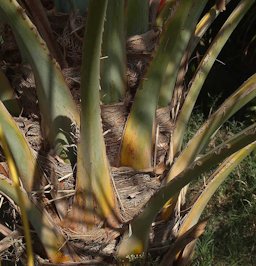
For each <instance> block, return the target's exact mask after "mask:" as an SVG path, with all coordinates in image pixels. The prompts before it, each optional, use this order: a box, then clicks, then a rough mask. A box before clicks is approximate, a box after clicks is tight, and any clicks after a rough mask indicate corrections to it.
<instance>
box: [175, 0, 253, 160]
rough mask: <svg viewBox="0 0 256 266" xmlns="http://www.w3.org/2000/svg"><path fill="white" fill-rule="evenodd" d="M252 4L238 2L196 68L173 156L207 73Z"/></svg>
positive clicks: (178, 121) (176, 131) (178, 147)
mask: <svg viewBox="0 0 256 266" xmlns="http://www.w3.org/2000/svg"><path fill="white" fill-rule="evenodd" d="M253 2H254V0H248V1H241V2H240V4H239V5H238V6H237V7H236V9H235V10H234V11H233V12H232V14H231V15H230V16H229V18H228V19H227V20H226V22H225V23H224V25H223V26H222V28H221V29H220V31H219V32H218V34H217V36H216V37H215V38H214V40H213V42H212V44H211V46H210V47H209V49H208V50H207V52H206V53H205V55H204V57H203V59H202V61H201V62H200V65H199V66H198V69H197V71H196V74H195V76H194V78H193V80H192V83H191V87H190V89H189V91H188V94H187V96H186V99H185V102H184V104H183V106H182V109H181V111H180V114H179V116H178V118H177V122H176V125H175V130H174V132H173V138H172V145H173V154H174V156H175V155H176V153H178V152H179V151H180V148H181V145H182V141H183V137H184V133H185V130H186V127H187V124H188V121H189V118H190V116H191V113H192V110H193V108H194V105H195V103H196V100H197V97H198V95H199V93H200V91H201V88H202V86H203V84H204V81H205V79H206V77H207V75H208V73H209V72H210V70H211V68H212V66H213V64H214V62H215V60H216V58H217V56H218V55H219V53H220V51H221V50H222V48H223V46H224V45H225V43H226V42H227V40H228V38H229V37H230V35H231V34H232V32H233V31H234V30H235V28H236V26H237V25H238V23H239V22H240V21H241V19H242V18H243V17H244V15H245V14H246V13H247V11H248V10H249V9H250V7H251V5H252V4H253Z"/></svg>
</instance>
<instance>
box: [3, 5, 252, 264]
mask: <svg viewBox="0 0 256 266" xmlns="http://www.w3.org/2000/svg"><path fill="white" fill-rule="evenodd" d="M21 2H22V3H23V4H24V3H26V4H27V5H28V3H29V10H25V9H23V8H22V7H21V6H20V4H19V3H18V2H17V1H16V0H10V1H1V2H0V14H1V18H3V19H4V21H5V22H6V23H7V24H9V25H10V27H11V29H12V31H13V34H14V36H15V39H16V42H17V45H18V47H19V50H20V53H21V54H22V57H23V58H24V60H26V62H27V63H29V65H30V66H31V69H32V71H33V75H34V78H35V84H36V93H37V98H38V103H39V104H38V105H39V109H40V118H41V119H40V124H41V132H42V137H43V140H44V143H47V145H48V147H50V148H48V151H49V152H48V155H47V163H46V162H45V161H44V160H45V159H46V158H44V159H42V158H41V157H42V156H41V155H40V154H38V153H36V152H35V151H34V150H33V149H32V147H31V145H30V144H29V142H28V140H27V139H26V137H25V136H24V134H23V132H22V131H21V130H20V129H19V127H18V125H17V123H16V122H15V119H14V118H13V117H12V115H11V114H10V113H12V112H13V110H14V109H15V110H17V108H18V105H17V102H16V101H15V98H14V97H13V94H12V93H11V90H12V89H11V87H10V84H8V83H7V82H6V77H4V74H3V75H2V74H1V75H0V85H1V91H3V92H6V93H0V99H1V102H0V141H1V146H2V149H3V154H4V155H5V158H6V161H7V163H8V166H9V174H7V172H6V174H2V173H1V174H0V192H1V194H3V195H4V196H5V197H7V198H8V199H10V202H11V204H13V205H14V207H15V208H16V209H17V210H18V211H19V212H20V214H21V218H22V223H23V229H24V236H25V240H26V251H27V255H24V256H23V257H24V259H25V261H26V260H27V263H28V264H29V265H33V264H34V263H35V260H36V261H37V262H39V263H41V264H42V265H46V263H49V262H47V261H48V260H49V261H50V262H51V263H52V265H56V264H57V263H64V264H65V263H68V262H74V263H75V262H77V263H81V262H85V263H86V262H87V263H91V264H94V263H118V261H119V262H122V261H124V263H126V262H125V261H127V260H128V261H129V260H130V259H131V258H132V256H133V255H138V254H140V255H141V254H144V259H145V260H146V259H147V254H150V252H151V251H150V247H152V245H153V244H155V243H156V242H155V240H154V239H155V238H154V232H155V235H157V232H158V230H160V227H161V226H162V224H165V225H166V227H165V232H167V234H168V235H169V236H168V237H167V238H166V240H165V241H166V243H167V244H166V245H165V247H164V248H163V249H159V250H160V251H161V250H162V252H158V255H157V258H158V259H159V261H160V264H161V265H173V264H174V263H176V264H177V265H187V264H188V262H189V261H190V260H191V256H192V254H193V249H194V245H195V241H196V239H197V238H198V237H199V236H200V235H201V234H202V233H203V231H204V228H205V226H206V220H203V221H200V216H201V214H202V212H203V210H204V208H205V206H206V204H207V203H208V201H209V200H210V198H211V196H212V195H213V194H214V192H215V191H216V190H217V188H218V187H219V186H220V184H221V183H222V182H223V181H224V180H225V178H226V177H227V176H228V175H229V173H230V172H231V171H232V170H233V169H234V167H235V166H236V165H237V164H238V163H239V162H240V161H241V160H243V159H244V158H245V157H246V156H248V155H249V154H250V153H251V152H252V151H253V150H254V149H255V146H256V124H252V125H251V126H249V127H248V128H246V129H245V130H243V131H241V132H240V133H239V134H236V135H234V136H232V138H230V139H227V140H226V141H224V142H223V143H221V144H220V145H219V146H217V147H215V148H209V147H208V144H209V142H210V140H211V139H212V137H213V136H214V134H215V133H216V132H217V131H218V130H219V128H220V127H221V126H222V125H223V124H224V123H225V121H227V120H228V119H229V118H230V117H231V116H232V115H233V114H235V113H236V112H237V111H238V110H239V109H241V108H242V107H243V106H244V105H246V104H247V103H248V102H249V101H250V100H252V99H253V98H254V97H255V96H256V74H254V75H252V76H251V77H250V78H248V79H247V80H246V81H245V82H244V83H243V84H242V85H241V86H240V87H239V88H238V89H237V90H236V91H235V92H234V93H233V94H232V95H231V96H230V97H229V98H227V99H226V100H225V101H224V102H223V104H222V105H221V106H220V107H219V108H218V109H217V111H216V112H215V113H213V114H212V115H211V116H210V117H209V118H208V119H207V120H206V121H205V123H204V124H203V125H202V126H201V127H200V129H199V130H198V131H197V133H196V134H195V135H194V136H193V137H192V138H191V139H190V140H189V142H188V143H187V144H186V145H184V136H185V134H186V128H187V125H188V122H189V119H190V117H191V114H192V111H193V108H194V106H195V103H196V100H197V98H198V95H199V92H200V90H201V88H202V86H203V84H204V81H205V79H206V77H207V75H208V73H209V71H210V69H211V67H212V66H213V63H214V61H215V60H216V58H217V56H218V54H219V53H220V51H221V50H222V48H223V46H224V45H225V43H226V42H227V40H228V39H229V37H230V35H231V33H232V32H233V31H234V29H235V28H236V26H237V25H238V23H239V22H240V21H241V19H242V18H243V17H244V16H245V15H246V13H247V12H248V11H249V10H250V8H251V6H252V5H253V4H254V3H255V1H253V0H241V1H240V2H239V3H238V4H237V6H236V7H235V8H234V9H233V11H232V12H231V14H230V15H229V17H228V18H227V19H226V21H225V22H224V24H223V26H222V27H221V29H220V30H219V32H218V34H217V35H216V36H215V38H214V39H213V41H212V43H211V44H210V46H209V47H208V50H207V51H206V52H205V54H204V56H203V58H202V60H201V62H200V64H199V66H198V68H197V70H196V71H195V73H194V76H193V78H192V79H191V82H190V85H189V88H188V90H187V91H186V94H185V93H181V92H182V90H181V85H182V81H183V79H184V76H185V74H186V72H187V68H188V66H189V65H188V61H189V58H190V57H191V55H192V54H193V52H194V50H195V48H196V46H197V44H198V43H199V41H200V39H201V38H202V36H203V34H204V33H205V32H206V31H207V29H208V28H209V27H210V26H211V25H212V23H213V22H214V20H215V19H216V18H217V16H218V15H219V13H220V12H221V11H223V10H224V9H225V2H224V1H217V3H216V5H214V6H213V7H212V8H210V9H209V10H207V7H208V5H207V2H208V1H206V0H203V1H196V0H189V1H183V0H180V1H168V0H166V1H150V2H151V7H153V6H154V7H155V6H156V7H159V6H158V4H159V3H160V2H161V3H160V7H159V8H157V9H155V11H154V10H153V11H154V12H155V13H154V12H153V11H152V9H150V6H149V1H146V0H143V1H142V0H139V1H133V0H130V1H124V0H120V1H114V0H97V1H93V0H90V1H89V7H88V14H87V18H86V26H85V32H84V36H83V47H82V65H81V85H80V99H81V103H80V104H79V106H76V104H75V101H74V99H73V96H72V94H71V92H70V89H69V87H68V85H67V82H66V80H65V78H64V76H63V70H62V69H61V67H60V65H61V66H62V67H64V66H65V62H64V61H65V60H63V58H64V57H63V55H61V54H60V53H59V51H58V48H57V49H56V43H55V42H54V39H53V38H54V37H53V36H54V35H53V34H50V33H52V30H51V27H50V24H49V23H48V22H47V21H48V19H47V16H46V14H45V11H44V8H43V7H42V3H41V1H39V0H37V1H28V0H25V1H21ZM219 2H224V6H223V3H222V5H220V3H219ZM228 2H230V1H227V3H226V4H228ZM152 3H154V5H152ZM138 5H140V6H141V8H138ZM220 6H221V8H220ZM26 11H27V12H29V17H30V18H31V19H32V21H33V22H34V24H33V23H32V21H31V19H30V18H29V17H28V15H27V13H26ZM150 12H151V13H154V14H155V15H154V16H152V17H155V19H152V18H151V20H150V23H149V15H150ZM39 15H40V17H42V18H44V19H41V20H36V19H33V18H35V17H37V16H39ZM35 25H36V26H35ZM145 31H146V32H145ZM126 35H127V36H129V38H128V42H127V46H126V41H125V39H126ZM152 36H153V37H152ZM149 41H151V42H153V47H154V48H153V49H151V50H153V51H151V50H150V51H147V50H146V48H147V47H148V42H149ZM138 44H139V45H138ZM129 45H130V46H133V45H134V46H136V47H137V48H138V49H137V54H136V51H135V54H133V56H134V57H136V56H141V54H144V56H145V57H147V60H146V61H147V63H146V67H145V68H146V70H145V73H144V75H143V77H142V78H141V79H140V81H139V85H138V88H137V90H136V93H133V94H134V95H133V94H131V93H130V92H129V88H127V86H126V71H127V70H126V61H127V60H129V55H128V57H126V49H127V51H128V48H129ZM135 50H136V49H135ZM127 53H128V52H127ZM56 60H57V61H58V62H59V63H58V62H57V61H56ZM181 95H183V96H184V99H182V97H181ZM11 100H12V101H11ZM7 101H8V103H9V104H8V105H7V104H6V103H7ZM10 102H12V104H10ZM102 102H103V103H104V104H102ZM16 105H17V106H16ZM11 107H12V108H11ZM160 107H161V108H160ZM120 108H121V110H124V111H123V112H124V115H123V116H124V119H123V120H122V119H121V120H122V121H123V122H122V123H123V124H122V125H121V127H120V126H119V128H118V130H119V131H120V128H121V134H122V137H118V138H117V139H118V141H117V145H116V144H115V147H114V148H115V149H116V151H115V154H117V156H116V157H115V159H114V160H113V159H112V160H110V158H109V157H110V152H109V150H110V149H111V147H109V146H107V145H106V137H107V134H108V132H117V129H116V128H115V126H117V124H116V123H112V124H111V123H109V125H110V126H109V125H108V128H107V130H106V132H103V124H102V120H103V122H104V121H105V112H107V110H110V115H112V116H115V115H116V114H117V113H119V112H120ZM127 110H128V111H127ZM159 113H164V115H165V117H167V118H168V119H167V120H168V123H169V125H171V126H169V127H167V128H168V132H167V133H166V132H165V134H167V135H165V136H167V137H166V138H165V144H166V146H167V147H168V148H166V149H165V152H163V151H162V152H158V150H157V149H158V146H159V139H160V138H161V137H163V135H164V134H163V132H162V131H161V129H160V127H159V126H161V125H162V124H161V123H163V122H161V119H160V118H161V116H159ZM170 114H171V115H170ZM159 117H160V118H159ZM105 128H106V125H104V129H105ZM104 137H105V139H104ZM44 151H47V149H46V148H44ZM54 160H55V161H56V160H57V161H58V163H59V164H61V168H65V167H69V168H68V169H70V171H69V173H68V176H69V177H70V180H72V182H73V183H75V184H73V186H71V188H70V187H68V186H67V185H66V184H65V183H64V182H63V180H65V178H67V176H64V174H62V175H60V174H58V173H59V172H58V171H54V170H56V169H55V167H54V162H53V161H54ZM46 164H48V165H50V168H51V171H50V173H49V171H46V169H45V167H44V166H45V165H46ZM214 167H215V168H216V170H215V171H214V172H213V173H212V174H211V176H210V178H209V183H208V184H207V186H206V187H205V188H204V189H202V191H201V192H200V194H199V196H198V198H197V199H196V201H194V202H193V204H192V205H191V207H190V209H189V211H187V212H185V214H182V216H181V214H180V212H179V210H180V208H182V202H184V199H185V196H186V191H187V187H188V184H189V183H190V182H191V181H193V180H195V179H197V178H200V177H201V174H202V173H204V172H206V171H207V170H210V169H211V170H212V169H213V168H214ZM122 173H129V175H128V177H127V175H123V174H122ZM138 176H139V179H138V182H137V183H138V184H133V187H132V188H131V189H133V191H134V188H135V192H134V193H130V194H129V192H128V195H127V194H126V195H125V196H124V197H123V196H122V194H121V189H120V187H119V186H117V185H116V182H117V180H121V181H122V182H124V181H125V179H129V180H135V179H134V178H135V177H138ZM148 176H149V177H150V179H152V180H154V182H155V183H154V184H156V185H155V187H154V189H153V190H154V193H151V194H150V195H149V196H148V197H146V199H144V202H143V203H142V204H140V205H138V206H137V210H136V211H135V212H132V211H131V213H129V211H130V209H129V206H128V205H126V206H124V199H127V198H130V199H133V198H136V195H137V194H139V193H140V192H139V191H138V190H137V191H136V187H138V186H139V184H142V186H143V184H144V183H143V182H145V178H146V177H148ZM136 180H137V179H136ZM152 194H153V195H152ZM17 206H18V207H19V208H17ZM127 206H128V207H127ZM177 214H179V216H178V215H177ZM171 225H172V226H171ZM20 234H23V232H22V231H20ZM159 234H160V233H159ZM171 234H172V236H170V235H171ZM8 236H9V234H6V238H8ZM37 239H39V242H40V247H38V245H37V244H36V243H37V242H36V241H37ZM162 242H163V241H162ZM162 242H161V245H163V243H162ZM88 243H89V244H88ZM93 243H94V244H93ZM95 243H96V244H97V247H98V249H97V248H96V249H95V245H96V244H95ZM159 245H160V244H159ZM95 250H96V251H95ZM96 259H97V260H96ZM24 263H26V262H24ZM47 265H48V264H47ZM67 265H69V264H67ZM72 265H73V264H72ZM74 265H75V264H74Z"/></svg>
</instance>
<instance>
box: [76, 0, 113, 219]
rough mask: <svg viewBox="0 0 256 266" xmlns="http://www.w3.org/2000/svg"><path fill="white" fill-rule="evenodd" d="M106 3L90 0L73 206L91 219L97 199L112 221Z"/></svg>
mask: <svg viewBox="0 0 256 266" xmlns="http://www.w3.org/2000/svg"><path fill="white" fill-rule="evenodd" d="M107 2H108V1H107V0H97V1H94V0H91V1H90V5H89V11H88V12H89V13H88V17H87V27H86V30H85V35H84V39H85V40H86V41H85V42H84V47H83V63H82V72H81V73H82V74H81V75H82V80H81V101H82V110H81V140H80V143H79V144H78V162H77V186H76V192H77V196H76V201H75V203H74V205H73V206H74V207H76V206H75V205H76V204H77V205H78V206H79V207H80V208H82V209H83V210H84V212H81V209H80V211H79V210H78V212H77V215H78V216H79V217H86V216H87V217H89V216H90V215H91V212H93V213H95V212H96V209H97V208H95V203H94V202H93V201H94V200H95V199H96V201H97V204H98V205H99V207H100V208H99V209H100V210H99V209H98V210H97V211H98V212H100V214H101V215H103V216H104V218H105V219H107V220H108V221H110V220H111V217H112V214H113V212H114V210H115V208H116V207H115V206H116V201H115V195H114V191H113V187H112V179H111V173H110V169H109V164H108V159H107V155H106V147H105V142H104V137H103V129H102V123H101V109H100V96H99V87H100V84H99V81H100V55H101V42H102V33H103V25H104V17H105V13H106V8H107ZM81 192H82V193H81ZM89 210H90V211H89ZM85 219H86V218H85ZM78 220H79V218H78ZM87 220H90V219H87Z"/></svg>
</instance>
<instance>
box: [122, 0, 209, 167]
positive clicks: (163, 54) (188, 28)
mask: <svg viewBox="0 0 256 266" xmlns="http://www.w3.org/2000/svg"><path fill="white" fill-rule="evenodd" d="M205 2H206V1H191V0H190V1H181V2H180V4H179V6H178V8H177V11H176V13H175V15H174V16H172V18H171V19H170V21H169V22H168V23H169V24H168V27H167V28H166V30H165V31H164V32H163V34H162V37H161V39H160V43H159V47H158V49H157V51H156V54H155V57H154V58H153V60H152V62H151V64H150V65H149V68H148V70H147V73H146V74H145V76H144V78H143V80H142V82H141V84H140V85H139V88H138V90H137V93H136V96H135V99H134V103H133V105H132V109H131V112H130V115H129V117H128V121H127V124H126V128H125V131H124V135H123V140H122V147H121V154H120V164H121V165H124V166H131V167H133V168H135V169H147V168H150V167H151V163H152V137H153V132H154V128H153V125H154V120H155V112H156V108H157V104H158V96H159V89H160V87H161V84H162V81H163V78H164V76H165V75H167V74H166V72H167V73H168V75H171V76H174V75H175V74H174V73H176V72H177V70H178V67H179V63H180V60H181V57H182V54H183V51H184V50H185V48H186V46H187V43H188V41H189V38H190V35H191V33H192V31H193V30H194V28H195V24H196V21H197V16H199V14H200V10H201V9H202V8H203V7H204V4H205ZM194 13H195V14H196V15H195V14H194ZM170 60H171V63H170ZM168 64H169V66H170V67H169V69H168V70H167V71H166V67H167V65H168ZM169 88H170V86H169V87H168V89H167V90H165V91H166V92H167V91H168V92H167V94H168V96H167V95H165V96H164V98H165V99H166V98H168V99H169V100H170V98H171V96H170V95H169V92H170V91H171V90H170V89H169ZM169 96H170V98H169Z"/></svg>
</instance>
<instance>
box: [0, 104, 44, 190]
mask: <svg viewBox="0 0 256 266" xmlns="http://www.w3.org/2000/svg"><path fill="white" fill-rule="evenodd" d="M0 126H1V127H2V129H3V132H4V135H5V136H6V141H7V143H8V145H9V148H10V150H11V152H12V154H13V158H14V161H15V164H16V167H17V169H18V171H19V174H20V178H21V181H22V185H23V187H24V188H25V189H26V191H27V192H30V191H31V190H33V189H36V188H39V185H40V182H41V181H40V177H41V176H42V175H41V173H40V170H39V168H38V166H37V162H36V159H35V156H34V155H33V153H32V151H31V149H30V147H29V144H28V142H27V141H26V139H25V137H24V136H23V134H22V133H21V131H20V130H19V128H18V126H17V125H16V123H15V121H14V120H13V118H12V116H11V115H10V114H9V113H8V111H7V110H6V108H5V107H4V105H3V103H2V102H1V101H0Z"/></svg>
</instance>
